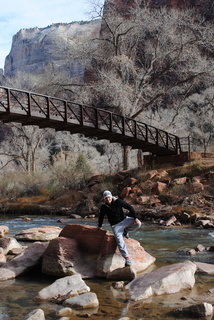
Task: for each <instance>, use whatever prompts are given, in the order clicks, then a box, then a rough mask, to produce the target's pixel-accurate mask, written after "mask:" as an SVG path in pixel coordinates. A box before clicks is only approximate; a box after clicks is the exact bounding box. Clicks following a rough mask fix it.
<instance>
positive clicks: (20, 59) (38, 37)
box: [4, 20, 101, 79]
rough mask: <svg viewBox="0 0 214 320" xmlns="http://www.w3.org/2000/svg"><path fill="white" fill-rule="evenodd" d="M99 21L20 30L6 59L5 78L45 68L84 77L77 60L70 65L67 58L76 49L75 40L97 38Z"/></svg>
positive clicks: (14, 37)
mask: <svg viewBox="0 0 214 320" xmlns="http://www.w3.org/2000/svg"><path fill="white" fill-rule="evenodd" d="M100 23H101V21H100V20H94V21H90V22H72V23H68V24H66V23H58V24H52V25H50V26H48V27H46V28H37V27H36V28H31V29H21V30H20V31H19V32H18V33H17V34H16V35H14V36H13V40H12V47H11V51H10V53H9V55H8V56H7V57H6V60H5V69H4V75H5V77H11V76H15V75H16V73H17V72H18V71H23V72H26V73H35V74H40V73H42V72H43V71H44V68H47V67H49V68H51V70H53V73H54V72H66V73H67V75H68V76H71V77H74V76H77V75H78V77H80V78H81V79H82V78H83V73H84V68H83V67H82V65H81V64H80V63H79V62H78V60H75V61H74V62H72V68H68V62H67V61H68V57H69V54H70V52H71V51H72V50H75V45H76V42H75V39H76V38H78V39H79V41H81V38H82V39H83V38H84V37H86V38H95V37H97V36H98V35H99V31H100Z"/></svg>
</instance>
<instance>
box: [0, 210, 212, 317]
mask: <svg viewBox="0 0 214 320" xmlns="http://www.w3.org/2000/svg"><path fill="white" fill-rule="evenodd" d="M59 219H62V217H52V216H48V217H37V216H33V217H31V220H30V221H23V219H22V217H19V218H17V217H16V218H10V219H9V218H7V217H3V218H1V219H0V221H1V224H2V225H6V226H8V227H9V234H7V235H6V236H8V237H14V236H15V235H16V234H17V233H18V232H19V231H20V230H24V229H28V228H33V227H39V226H48V225H51V226H59V227H61V228H63V227H64V226H65V224H67V223H69V224H87V225H92V226H96V225H97V221H96V220H86V219H81V220H77V219H69V220H68V221H67V222H66V223H64V224H63V223H60V222H59ZM103 228H104V229H106V230H109V231H110V229H109V226H108V224H104V225H103ZM131 236H132V237H133V238H134V239H136V240H138V241H139V242H140V243H141V245H142V246H143V247H144V249H145V250H146V251H147V252H149V253H150V254H151V255H153V256H154V257H155V258H156V262H155V264H154V265H153V266H152V267H150V268H149V269H148V270H147V271H145V272H149V271H152V270H155V269H156V268H159V267H161V266H164V265H169V264H172V263H177V262H183V261H184V260H187V259H189V260H191V261H193V262H194V261H200V262H206V263H214V252H203V253H197V254H196V255H195V256H187V255H186V254H184V253H182V249H185V248H194V247H196V246H197V245H198V244H202V245H204V246H205V247H209V246H211V245H213V240H214V231H212V230H206V229H195V228H191V227H185V228H180V227H171V228H162V227H160V226H157V225H146V224H144V225H143V226H142V227H141V228H140V229H139V230H138V231H137V232H135V233H133V234H132V235H131ZM23 244H24V245H26V243H23ZM195 278H196V284H195V286H194V288H193V289H192V290H183V291H182V292H179V293H176V294H171V295H162V296H159V297H152V298H149V299H146V300H144V301H142V302H130V301H128V300H127V298H126V296H125V293H124V292H123V291H118V290H115V289H114V282H111V281H105V280H85V282H86V284H87V285H88V286H89V287H90V288H91V292H95V293H96V294H97V296H98V300H99V303H100V305H99V309H98V310H97V312H96V313H94V314H92V315H90V319H92V320H95V319H98V320H104V319H105V320H117V319H119V318H121V317H129V318H130V319H131V320H154V319H155V320H163V319H166V320H173V319H177V318H176V317H175V316H172V315H171V314H170V313H169V312H170V311H172V310H174V309H176V308H179V307H181V306H187V305H190V304H194V303H197V302H201V301H203V302H210V303H212V301H213V300H214V293H212V294H211V293H210V294H208V293H207V292H208V290H209V289H212V288H214V281H213V276H211V275H205V274H197V275H196V276H195ZM53 281H55V279H54V278H53V277H49V276H47V275H43V274H41V273H40V271H39V270H38V272H34V274H33V275H32V274H27V275H23V276H19V277H17V278H16V279H14V280H8V281H2V282H0V296H1V299H0V320H23V319H24V317H25V315H26V314H27V313H28V312H30V311H31V310H33V309H36V308H41V309H43V310H44V312H45V319H46V320H55V319H56V320H57V319H59V318H58V317H57V316H56V310H57V308H58V307H57V306H56V305H54V304H50V303H46V304H37V303H35V302H34V301H33V297H34V296H35V295H36V294H37V292H38V291H39V290H41V289H42V288H44V287H46V286H48V285H49V284H51V283H53ZM81 317H85V316H84V315H80V314H79V315H72V316H71V318H70V319H71V320H77V319H81ZM182 319H185V320H187V319H186V318H182Z"/></svg>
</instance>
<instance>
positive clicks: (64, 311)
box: [56, 307, 73, 317]
mask: <svg viewBox="0 0 214 320" xmlns="http://www.w3.org/2000/svg"><path fill="white" fill-rule="evenodd" d="M71 314H73V311H72V309H71V308H69V307H60V309H59V310H58V311H57V313H56V316H57V317H65V316H70V315H71Z"/></svg>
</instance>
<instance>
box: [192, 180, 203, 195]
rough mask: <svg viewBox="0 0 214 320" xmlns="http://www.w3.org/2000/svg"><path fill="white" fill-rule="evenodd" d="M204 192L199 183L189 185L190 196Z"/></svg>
mask: <svg viewBox="0 0 214 320" xmlns="http://www.w3.org/2000/svg"><path fill="white" fill-rule="evenodd" d="M203 190H204V186H203V184H202V183H200V182H193V183H190V185H189V192H190V193H192V194H195V193H199V192H202V191H203Z"/></svg>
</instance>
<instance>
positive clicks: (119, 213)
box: [98, 198, 137, 228]
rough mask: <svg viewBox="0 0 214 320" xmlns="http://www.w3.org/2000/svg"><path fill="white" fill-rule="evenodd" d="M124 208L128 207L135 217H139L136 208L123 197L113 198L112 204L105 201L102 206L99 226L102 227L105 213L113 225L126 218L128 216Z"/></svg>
mask: <svg viewBox="0 0 214 320" xmlns="http://www.w3.org/2000/svg"><path fill="white" fill-rule="evenodd" d="M123 208H124V209H128V210H129V213H130V215H131V216H132V217H133V218H135V219H136V218H137V215H136V212H135V210H134V208H133V207H132V206H131V205H130V204H129V203H127V202H125V201H123V200H121V199H114V198H112V202H111V204H110V205H108V204H106V203H103V204H102V206H101V208H100V214H99V219H98V227H100V228H101V227H102V224H103V219H104V217H105V215H106V216H107V218H108V222H109V223H110V225H111V226H112V225H115V224H117V223H119V222H121V221H122V220H124V219H125V217H126V214H125V213H124V212H123Z"/></svg>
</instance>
